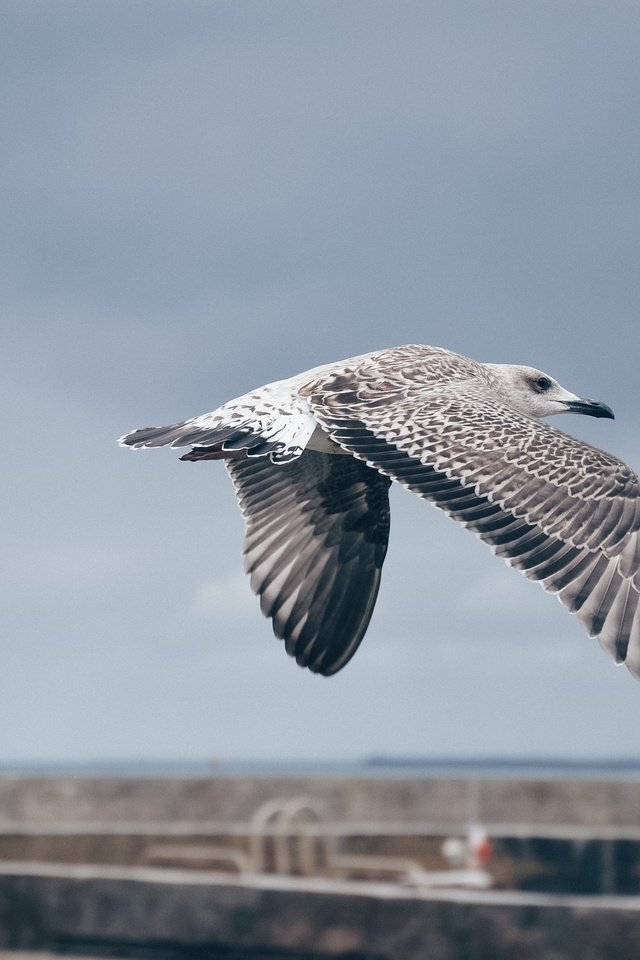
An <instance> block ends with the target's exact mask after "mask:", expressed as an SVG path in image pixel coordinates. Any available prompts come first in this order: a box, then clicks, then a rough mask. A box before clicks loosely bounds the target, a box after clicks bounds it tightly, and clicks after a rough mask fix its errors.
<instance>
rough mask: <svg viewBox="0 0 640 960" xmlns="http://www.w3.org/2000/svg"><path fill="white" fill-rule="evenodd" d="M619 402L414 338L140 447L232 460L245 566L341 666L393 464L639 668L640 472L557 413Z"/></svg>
mask: <svg viewBox="0 0 640 960" xmlns="http://www.w3.org/2000/svg"><path fill="white" fill-rule="evenodd" d="M567 412H571V413H581V414H586V415H588V416H593V417H608V418H613V413H612V411H611V409H610V408H609V407H608V406H606V404H603V403H599V402H597V401H594V400H586V399H584V398H581V397H579V396H577V395H576V394H574V393H570V392H569V391H568V390H565V389H564V388H563V387H561V386H560V384H559V383H557V381H556V380H554V379H553V378H552V377H550V376H549V375H548V374H545V373H543V372H542V371H540V370H536V369H534V368H532V367H525V366H517V365H512V364H492V363H478V362H476V361H474V360H471V359H469V358H467V357H464V356H462V355H460V354H457V353H453V352H451V351H449V350H444V349H441V348H439V347H430V346H423V345H408V346H403V347H395V348H393V349H388V350H379V351H376V352H375V353H369V354H364V355H363V356H359V357H354V358H352V359H349V360H343V361H339V362H337V363H330V364H326V365H324V366H321V367H316V368H315V369H313V370H309V371H307V372H306V373H302V374H299V375H298V376H295V377H291V378H290V379H288V380H280V381H278V382H276V383H271V384H268V385H266V386H264V387H260V388H259V389H258V390H254V391H252V392H251V393H248V394H245V395H244V396H242V397H239V398H238V399H237V400H232V401H230V402H229V403H226V404H224V405H223V406H222V407H219V408H218V409H217V410H214V411H213V412H211V413H207V414H204V415H203V416H199V417H195V418H193V419H191V420H186V421H184V422H183V423H177V424H173V425H171V426H168V427H149V428H146V429H142V430H135V431H133V432H132V433H129V434H127V435H126V436H124V437H122V438H121V440H120V443H121V444H123V445H124V446H129V447H157V446H163V445H165V444H170V445H171V446H172V447H185V446H190V447H191V450H190V452H188V453H186V454H185V455H184V456H183V457H182V459H183V460H220V459H221V460H223V461H224V463H225V466H226V467H227V470H228V471H229V473H230V475H231V478H232V480H233V483H234V485H235V489H236V494H237V496H238V501H239V504H240V508H241V510H242V513H243V516H244V519H245V525H246V536H245V544H244V554H245V568H246V570H247V572H248V573H249V575H250V577H251V587H252V589H253V590H254V592H255V593H257V594H258V595H259V597H260V605H261V609H262V612H263V613H264V614H265V616H267V617H270V618H271V620H272V623H273V629H274V632H275V634H276V636H277V637H279V638H281V639H282V640H284V642H285V646H286V650H287V652H288V653H289V654H290V655H291V656H293V657H295V659H296V661H297V662H298V663H299V664H300V665H301V666H304V667H308V668H309V669H310V670H312V671H314V672H315V673H321V674H324V675H325V676H329V675H331V674H333V673H336V672H337V671H338V670H340V669H341V668H342V667H343V666H344V665H345V664H346V663H347V662H348V660H350V659H351V657H352V656H353V654H354V653H355V651H356V649H357V647H358V645H359V643H360V641H361V640H362V637H363V636H364V634H365V632H366V629H367V627H368V625H369V621H370V619H371V615H372V613H373V608H374V605H375V602H376V596H377V593H378V588H379V585H380V573H381V569H382V564H383V561H384V557H385V553H386V550H387V542H388V535H389V497H388V490H389V486H390V484H391V482H392V480H396V481H398V482H399V483H401V484H403V485H404V486H407V487H408V488H409V489H410V490H412V491H413V492H414V493H416V494H418V496H420V497H423V498H424V499H427V500H430V501H431V502H432V503H434V504H435V505H436V506H437V507H440V508H441V509H442V510H444V511H446V512H447V513H448V514H449V515H450V516H451V517H453V518H454V519H455V520H458V521H460V522H461V523H462V524H463V525H464V526H465V527H467V529H469V530H472V531H473V532H474V533H476V534H477V535H478V536H479V537H480V538H481V539H482V540H484V541H485V543H488V544H489V546H490V547H491V549H492V550H493V552H494V553H496V554H497V555H498V556H500V557H502V558H503V559H504V560H506V562H507V563H508V564H510V565H511V566H513V567H517V569H519V570H521V571H522V573H524V574H525V576H527V577H528V578H529V579H531V580H537V581H538V582H539V583H540V584H541V585H542V586H543V587H544V588H545V590H548V591H549V592H551V593H556V594H557V595H558V597H559V599H560V600H561V602H562V603H563V604H564V605H565V606H566V607H567V608H568V609H569V610H570V611H571V612H572V613H575V614H576V615H577V617H578V619H579V620H580V621H581V622H582V624H583V625H584V627H585V628H586V630H587V632H588V633H589V635H590V636H594V637H597V638H598V640H599V641H600V643H601V644H602V646H603V647H604V649H605V650H606V651H607V653H609V654H610V656H612V657H613V658H614V659H615V660H616V662H618V663H621V662H624V663H626V665H627V666H628V667H629V669H630V670H631V672H632V673H634V674H635V675H636V676H640V610H639V600H640V535H639V533H638V531H639V529H640V483H639V480H638V477H637V476H636V474H635V473H634V471H633V470H631V469H630V468H629V467H628V466H627V465H626V464H624V463H623V462H622V461H620V460H618V459H616V457H613V456H611V455H610V454H608V453H604V452H603V451H601V450H599V449H597V448H596V447H593V446H591V445H589V444H587V443H584V442H583V441H581V440H577V439H575V438H574V437H571V436H569V435H568V434H565V433H562V432H561V431H560V430H556V429H555V428H554V427H552V426H550V425H549V424H547V423H545V422H543V421H542V419H541V418H543V417H548V416H550V415H552V414H557V413H567Z"/></svg>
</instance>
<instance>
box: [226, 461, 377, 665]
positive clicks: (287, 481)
mask: <svg viewBox="0 0 640 960" xmlns="http://www.w3.org/2000/svg"><path fill="white" fill-rule="evenodd" d="M225 466H226V467H227V470H228V471H229V473H230V475H231V478H232V480H233V483H234V485H235V489H236V494H237V496H238V501H239V503H240V508H241V510H242V513H243V516H244V519H245V524H246V535H245V543H244V554H245V569H246V571H247V572H248V573H249V574H250V576H251V587H252V589H253V590H254V592H255V593H257V594H258V595H259V596H260V606H261V609H262V612H263V614H264V615H265V616H267V617H270V618H271V620H272V623H273V630H274V633H275V635H276V636H277V637H279V638H280V639H282V640H284V641H285V646H286V650H287V653H289V654H290V656H292V657H295V659H296V660H297V662H298V663H299V664H300V665H301V666H304V667H308V668H309V669H310V670H312V671H313V672H314V673H321V674H324V675H325V676H329V675H330V674H333V673H336V672H337V671H338V670H340V669H341V668H342V667H343V666H344V665H345V664H346V663H347V661H348V660H350V659H351V657H352V656H353V654H354V653H355V651H356V649H357V648H358V645H359V643H360V641H361V640H362V637H363V636H364V633H365V631H366V629H367V626H368V624H369V620H370V619H371V614H372V612H373V607H374V604H375V601H376V596H377V593H378V587H379V584H380V572H381V567H382V563H383V560H384V557H385V554H386V551H387V542H388V536H389V495H388V490H389V486H390V483H391V481H390V480H389V479H388V478H387V477H385V476H383V475H381V474H380V473H378V471H376V470H372V469H371V468H370V467H368V466H367V465H366V464H364V463H362V462H361V461H360V460H357V459H355V458H354V457H349V456H344V455H340V454H325V453H318V452H315V451H312V450H305V451H304V453H303V454H302V455H301V456H300V457H299V458H297V459H295V460H292V461H291V462H289V463H283V464H274V463H272V462H271V460H270V459H269V457H260V458H256V459H249V458H247V459H242V460H228V461H225Z"/></svg>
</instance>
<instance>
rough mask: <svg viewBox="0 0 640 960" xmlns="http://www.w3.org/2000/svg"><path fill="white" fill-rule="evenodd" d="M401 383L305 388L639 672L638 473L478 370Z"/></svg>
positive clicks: (365, 448)
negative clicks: (513, 403)
mask: <svg viewBox="0 0 640 960" xmlns="http://www.w3.org/2000/svg"><path fill="white" fill-rule="evenodd" d="M387 373H388V372H387ZM397 387H398V384H397V382H395V381H394V383H393V391H391V392H390V393H389V396H388V398H387V402H386V403H382V402H380V396H379V393H377V394H376V404H375V406H373V405H371V404H370V403H368V402H367V395H368V391H367V385H366V383H364V384H363V371H362V370H360V371H359V372H358V378H357V382H356V380H355V379H354V380H353V382H350V380H349V377H348V376H347V375H346V374H345V373H344V372H341V373H340V374H339V375H334V376H329V377H327V378H326V379H325V380H323V381H322V382H316V383H314V384H313V385H312V386H311V388H310V389H309V390H308V391H305V396H306V397H307V398H308V399H309V401H310V403H311V407H312V409H313V411H314V414H315V416H316V417H317V419H318V421H319V423H320V424H321V425H322V427H323V429H325V430H326V431H327V433H329V435H330V436H331V437H332V439H333V440H334V441H335V442H336V443H337V444H338V445H340V446H341V447H342V448H343V449H344V450H346V451H348V452H350V453H352V454H353V455H354V456H356V457H358V458H360V459H362V460H363V461H364V462H366V463H367V464H368V465H369V466H371V467H374V468H376V469H377V470H379V471H381V472H382V473H385V474H387V475H388V476H389V477H391V478H392V479H395V480H398V481H399V482H400V483H402V484H404V485H405V486H407V487H408V488H409V489H410V490H412V491H413V492H415V493H417V494H418V495H419V496H421V497H424V498H425V499H427V500H430V501H431V502H432V503H434V504H435V505H436V506H438V507H440V508H441V509H442V510H444V511H446V512H447V513H448V514H449V515H450V516H452V517H453V518H454V519H456V520H458V521H460V522H461V523H462V524H464V526H466V527H467V528H468V529H470V530H472V531H473V532H474V533H476V534H477V535H478V536H479V537H480V538H481V539H482V540H484V541H485V542H486V543H487V544H488V545H489V546H490V547H491V549H492V550H493V551H494V553H496V554H497V555H498V556H500V557H502V558H503V559H504V560H506V562H507V563H509V564H510V565H511V566H514V567H516V568H517V569H519V570H521V571H522V573H524V574H525V576H527V577H529V578H530V579H532V580H536V581H538V582H539V583H540V584H541V585H542V586H543V587H544V588H545V589H546V590H547V591H549V592H553V593H557V595H558V597H559V599H560V600H561V602H562V603H563V604H564V605H565V606H566V607H567V608H568V609H569V610H570V611H571V612H572V613H576V614H577V616H578V618H579V620H580V621H581V623H582V624H583V625H584V627H585V628H586V630H587V632H588V633H589V634H590V635H591V636H595V637H597V638H598V640H599V641H600V643H601V644H602V646H603V647H604V649H605V650H606V651H607V653H609V654H610V655H611V656H612V657H613V658H614V659H615V660H617V661H618V662H620V661H624V662H626V664H627V666H628V667H629V669H630V670H631V671H632V672H633V673H635V674H636V675H637V676H640V603H639V599H640V536H639V530H640V484H639V481H638V477H637V476H636V474H635V473H634V472H633V471H632V470H631V469H630V468H629V467H628V466H627V465H626V464H624V463H622V462H621V461H620V460H618V459H616V458H615V457H613V456H611V455H609V454H607V453H604V452H603V451H601V450H598V449H597V448H595V447H592V446H590V445H589V444H586V443H583V442H582V441H580V440H577V439H575V438H573V437H570V436H569V435H567V434H565V433H563V432H562V431H560V430H556V429H554V428H553V427H551V426H549V425H548V424H547V423H544V422H541V421H538V420H533V419H532V418H530V417H528V416H526V415H525V414H523V413H520V412H519V411H518V410H516V409H515V408H511V407H509V406H508V405H507V404H506V402H505V401H503V400H502V399H501V398H500V397H499V396H498V395H497V394H496V393H495V392H494V391H492V390H491V389H490V387H489V386H487V384H483V383H482V382H481V378H480V379H479V378H478V377H477V376H476V377H475V378H474V377H471V378H469V379H468V380H467V381H465V380H460V381H456V382H443V383H441V384H439V385H438V387H437V389H436V388H435V387H434V386H433V384H432V383H431V384H426V385H425V383H424V382H423V383H420V382H416V380H415V379H410V378H408V379H407V380H406V381H405V385H404V389H403V390H402V391H399V390H398V389H397ZM374 392H375V391H374ZM369 393H371V391H370V390H369Z"/></svg>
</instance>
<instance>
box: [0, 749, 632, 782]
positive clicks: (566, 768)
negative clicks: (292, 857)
mask: <svg viewBox="0 0 640 960" xmlns="http://www.w3.org/2000/svg"><path fill="white" fill-rule="evenodd" d="M544 770H548V771H553V772H554V773H562V772H565V773H567V774H569V773H571V772H572V771H573V772H589V771H593V772H594V773H597V772H602V773H606V772H612V773H613V772H616V771H617V772H622V771H637V772H638V773H640V757H633V756H620V757H613V758H612V757H603V756H595V755H594V756H585V757H568V756H563V755H560V754H557V755H542V754H540V755H536V756H533V755H532V756H530V757H522V756H517V757H516V756H510V755H508V754H491V755H490V754H487V755H484V756H472V755H466V756H463V755H460V756H456V755H451V756H444V755H442V756H438V755H436V756H426V755H425V756H408V755H407V756H403V755H401V754H398V755H391V756H387V755H375V754H373V755H371V756H368V757H362V758H353V759H344V758H343V759H336V758H334V759H331V758H328V759H316V760H308V759H307V760H304V759H299V758H298V759H288V760H287V759H277V758H274V759H271V760H265V759H255V758H254V759H251V758H237V759H231V758H227V759H226V760H215V759H211V760H207V759H206V758H192V759H189V760H179V759H176V758H173V759H171V758H166V759H150V758H146V759H145V758H139V759H118V758H112V759H102V760H100V759H94V760H86V759H85V760H66V761H65V760H59V761H51V760H46V761H44V760H43V761H26V760H23V761H14V762H7V761H0V776H10V775H21V774H23V775H27V776H29V775H43V776H44V775H57V774H65V773H66V774H71V775H74V774H78V775H92V774H93V775H100V774H101V773H102V774H109V775H123V776H129V775H130V776H135V775H139V776H145V775H153V774H154V773H155V774H159V775H160V774H165V775H171V774H174V775H176V776H184V775H188V774H192V775H207V776H220V775H223V776H224V775H225V774H231V775H241V774H246V775H248V776H251V775H260V774H261V773H264V774H271V775H273V774H279V775H284V776H286V775H288V774H290V775H299V774H301V773H306V774H307V775H311V776H313V775H314V773H315V774H317V775H322V774H325V775H326V774H328V773H335V774H350V775H353V776H356V775H359V776H366V775H367V774H369V775H371V776H373V777H376V776H384V774H385V773H388V774H392V775H398V774H402V773H405V774H406V775H407V776H410V775H411V774H415V775H420V774H428V775H429V774H437V773H438V772H444V771H447V772H449V773H454V774H455V773H459V774H464V773H473V772H478V771H484V772H490V771H501V772H504V773H508V772H510V771H511V772H513V773H516V772H518V771H520V772H522V773H525V772H535V771H544Z"/></svg>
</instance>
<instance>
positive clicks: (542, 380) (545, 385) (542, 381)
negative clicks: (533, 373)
mask: <svg viewBox="0 0 640 960" xmlns="http://www.w3.org/2000/svg"><path fill="white" fill-rule="evenodd" d="M550 386H551V380H549V377H538V379H537V380H536V382H535V387H536V390H539V391H540V392H541V393H544V391H545V390H548V389H549V387H550Z"/></svg>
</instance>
